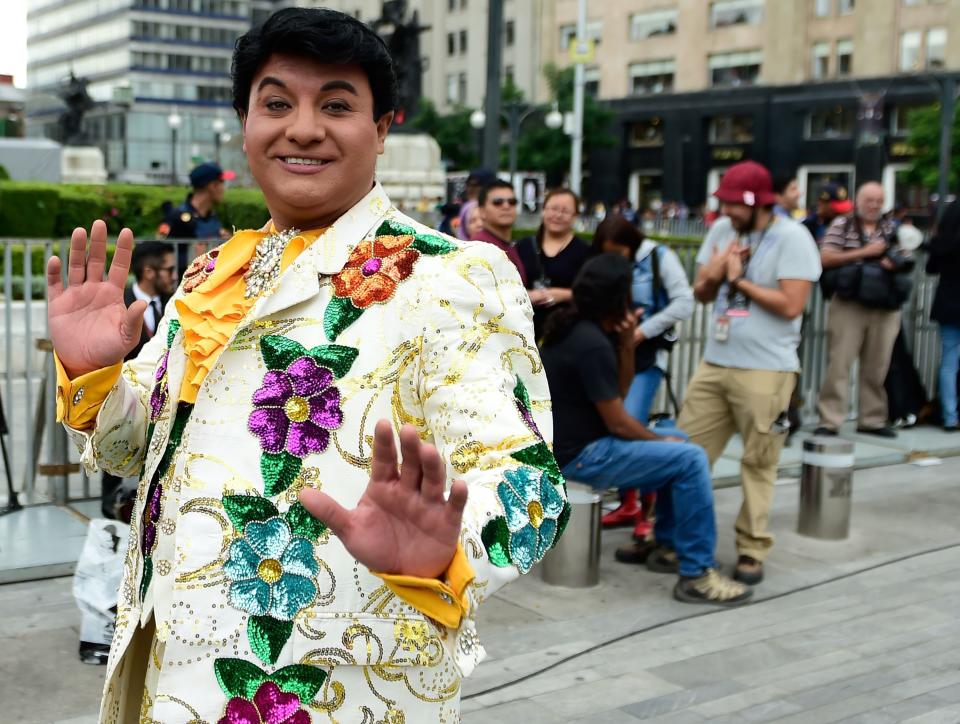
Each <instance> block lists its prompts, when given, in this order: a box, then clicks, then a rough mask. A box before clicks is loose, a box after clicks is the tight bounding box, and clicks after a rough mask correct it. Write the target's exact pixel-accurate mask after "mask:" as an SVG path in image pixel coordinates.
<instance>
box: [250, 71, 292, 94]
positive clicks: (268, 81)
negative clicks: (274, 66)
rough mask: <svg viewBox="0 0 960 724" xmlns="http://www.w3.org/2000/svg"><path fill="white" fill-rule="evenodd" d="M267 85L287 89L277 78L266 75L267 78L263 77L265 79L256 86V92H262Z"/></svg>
mask: <svg viewBox="0 0 960 724" xmlns="http://www.w3.org/2000/svg"><path fill="white" fill-rule="evenodd" d="M268 85H275V86H278V87H280V88H286V87H287V84H286V83H284V82H283V81H282V80H280V79H279V78H274V77H273V76H272V75H268V76H265V77H264V78H263V79H262V80H261V81H260V82H259V83H258V84H257V92H260V91H262V90H263V89H264V88H266V87H267V86H268Z"/></svg>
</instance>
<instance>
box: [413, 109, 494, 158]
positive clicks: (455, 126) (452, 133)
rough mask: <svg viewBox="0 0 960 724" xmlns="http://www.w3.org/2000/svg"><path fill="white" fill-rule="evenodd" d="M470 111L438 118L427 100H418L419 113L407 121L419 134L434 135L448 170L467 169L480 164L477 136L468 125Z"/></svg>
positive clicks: (458, 110)
mask: <svg viewBox="0 0 960 724" xmlns="http://www.w3.org/2000/svg"><path fill="white" fill-rule="evenodd" d="M470 113H471V110H470V109H469V108H458V109H457V110H455V111H454V112H453V113H450V114H449V115H446V116H441V115H440V113H439V112H438V111H437V107H436V105H434V103H433V101H431V100H430V99H429V98H421V99H420V110H419V111H418V112H417V115H416V116H415V117H414V118H413V120H412V121H410V124H411V125H412V126H413V127H414V128H416V129H417V130H419V131H423V132H424V133H427V134H429V135H431V136H433V137H434V138H435V139H436V141H437V143H438V144H440V153H441V155H442V157H443V159H444V161H445V162H446V163H447V164H448V166H449V167H450V168H451V169H467V168H473V167H474V166H477V165H478V164H479V162H480V159H479V156H478V155H477V138H478V136H477V134H478V131H476V130H475V129H474V128H473V127H472V126H471V125H470Z"/></svg>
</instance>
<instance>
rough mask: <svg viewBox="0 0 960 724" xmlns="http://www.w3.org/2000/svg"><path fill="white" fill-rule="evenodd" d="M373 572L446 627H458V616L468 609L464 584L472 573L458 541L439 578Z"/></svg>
mask: <svg viewBox="0 0 960 724" xmlns="http://www.w3.org/2000/svg"><path fill="white" fill-rule="evenodd" d="M373 575H375V576H379V577H380V578H382V579H383V582H384V583H386V584H387V587H388V588H389V589H390V590H391V591H393V592H394V593H395V594H396V595H397V596H398V597H399V598H400V599H402V600H403V601H406V602H407V603H409V604H410V605H411V606H413V607H414V608H415V609H417V610H418V611H420V613H422V614H424V615H425V616H428V617H430V618H432V619H434V620H435V621H439V622H440V623H442V624H443V625H444V626H446V627H447V628H452V629H456V628H459V627H460V620H461V619H462V618H463V617H464V616H466V615H467V614H468V613H469V612H470V602H469V599H468V598H467V587H468V586H469V585H470V583H471V582H472V581H473V579H474V577H475V574H474V571H473V568H472V567H471V565H470V563H469V561H468V560H467V555H466V553H465V552H464V550H463V546H461V545H460V544H459V543H457V551H456V553H454V554H453V560H451V561H450V565H449V566H447V570H446V571H444V572H443V574H442V576H441V578H442V580H441V579H439V578H418V577H417V576H399V575H392V574H389V573H376V572H374V573H373Z"/></svg>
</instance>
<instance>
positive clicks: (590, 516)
mask: <svg viewBox="0 0 960 724" xmlns="http://www.w3.org/2000/svg"><path fill="white" fill-rule="evenodd" d="M567 500H568V501H569V502H570V507H571V509H572V510H571V511H570V521H569V522H568V523H567V529H566V531H564V534H563V537H562V538H561V539H560V542H559V543H557V545H556V546H554V548H553V549H551V550H550V552H549V553H547V555H546V556H545V557H544V559H543V561H542V562H541V563H540V573H541V576H542V577H543V580H544V582H546V583H549V584H551V585H553V586H566V587H568V588H589V587H591V586H596V585H597V583H599V582H600V496H599V495H598V494H597V493H596V492H595V491H594V490H593V488H590V487H589V486H585V485H581V484H577V483H571V482H569V481H568V482H567Z"/></svg>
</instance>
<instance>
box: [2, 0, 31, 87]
mask: <svg viewBox="0 0 960 724" xmlns="http://www.w3.org/2000/svg"><path fill="white" fill-rule="evenodd" d="M0 3H2V5H3V11H2V12H0V16H2V21H0V75H13V76H14V79H13V82H14V83H15V84H16V85H18V86H20V87H21V88H23V87H25V86H26V85H27V0H0Z"/></svg>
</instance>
